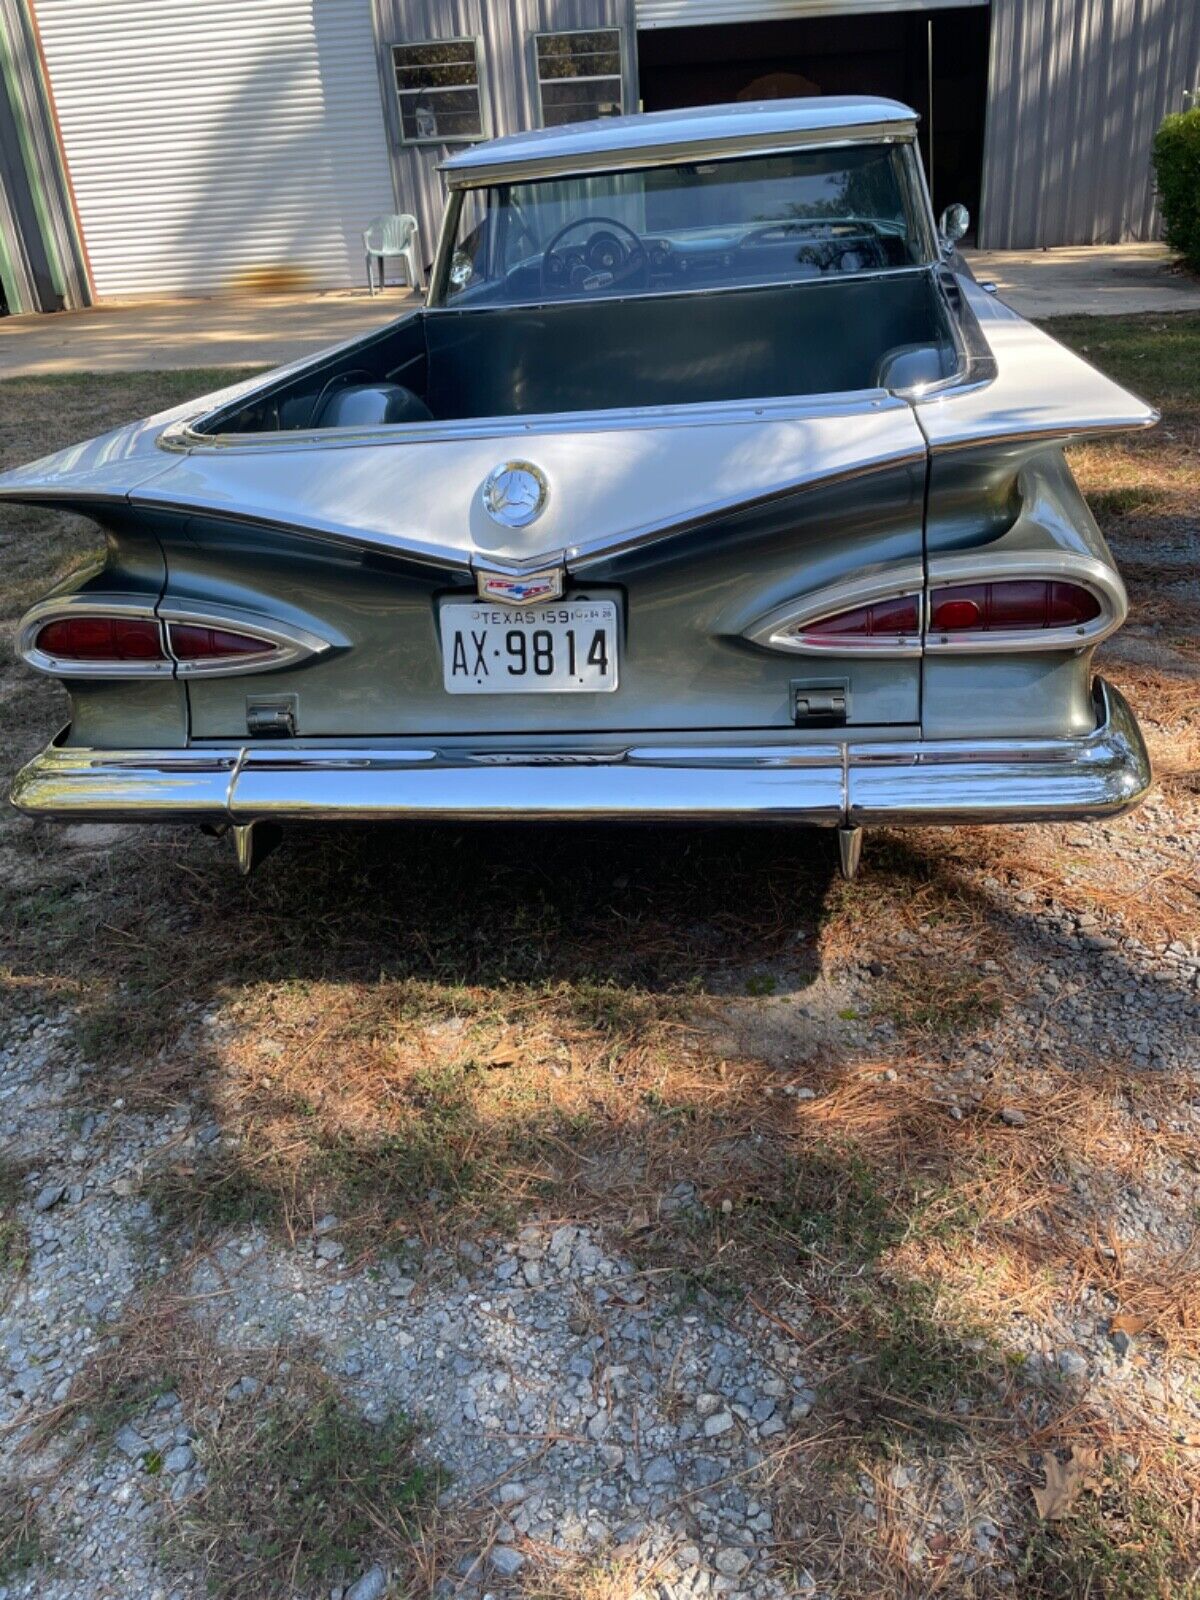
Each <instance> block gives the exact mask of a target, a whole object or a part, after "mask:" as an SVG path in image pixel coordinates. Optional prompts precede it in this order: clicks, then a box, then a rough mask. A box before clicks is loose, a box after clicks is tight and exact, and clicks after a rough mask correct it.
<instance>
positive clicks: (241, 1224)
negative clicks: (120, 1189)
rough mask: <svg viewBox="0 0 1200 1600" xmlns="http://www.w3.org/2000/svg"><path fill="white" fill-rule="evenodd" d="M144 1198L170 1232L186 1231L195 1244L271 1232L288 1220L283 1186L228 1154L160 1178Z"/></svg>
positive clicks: (158, 1175) (150, 1184)
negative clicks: (260, 1229)
mask: <svg viewBox="0 0 1200 1600" xmlns="http://www.w3.org/2000/svg"><path fill="white" fill-rule="evenodd" d="M144 1192H145V1195H146V1198H147V1199H148V1200H149V1201H150V1203H151V1204H152V1205H153V1206H154V1209H155V1212H156V1213H157V1215H158V1218H159V1220H160V1221H161V1222H162V1223H163V1224H164V1225H165V1226H166V1227H167V1228H168V1229H170V1230H172V1231H176V1230H181V1229H182V1230H185V1231H187V1232H188V1233H189V1234H190V1235H191V1236H192V1237H193V1238H197V1237H205V1236H208V1235H211V1234H214V1233H223V1232H225V1231H226V1230H229V1229H234V1228H248V1227H253V1226H256V1225H262V1226H269V1225H271V1224H275V1223H278V1222H280V1221H281V1220H282V1218H283V1214H284V1204H283V1196H282V1193H281V1187H280V1185H279V1184H278V1183H276V1184H272V1183H271V1182H270V1181H269V1179H268V1177H267V1176H266V1175H265V1172H264V1170H262V1169H259V1168H257V1167H255V1166H251V1165H247V1164H246V1163H244V1162H243V1161H242V1160H241V1159H240V1158H238V1157H237V1156H229V1155H225V1154H221V1155H219V1156H213V1157H209V1158H208V1159H206V1160H204V1161H201V1162H198V1163H197V1164H196V1165H195V1166H194V1167H176V1168H174V1169H172V1170H171V1171H168V1172H160V1173H156V1174H155V1176H154V1177H153V1178H151V1179H150V1180H149V1181H148V1182H147V1184H146V1185H145V1190H144Z"/></svg>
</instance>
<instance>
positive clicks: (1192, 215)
mask: <svg viewBox="0 0 1200 1600" xmlns="http://www.w3.org/2000/svg"><path fill="white" fill-rule="evenodd" d="M1154 175H1155V177H1156V179H1157V180H1158V192H1159V195H1160V197H1161V199H1162V208H1163V220H1164V222H1165V223H1166V236H1167V243H1168V244H1169V245H1170V247H1171V249H1172V250H1175V251H1177V252H1178V253H1179V254H1180V255H1181V256H1182V257H1183V259H1184V260H1185V261H1186V262H1187V264H1188V266H1189V267H1193V268H1194V269H1195V270H1196V271H1198V272H1200V108H1197V109H1196V110H1195V111H1182V112H1180V113H1178V115H1176V116H1172V117H1168V118H1167V119H1166V121H1165V122H1164V123H1163V125H1162V127H1161V128H1160V129H1159V130H1158V132H1157V133H1156V134H1155V136H1154Z"/></svg>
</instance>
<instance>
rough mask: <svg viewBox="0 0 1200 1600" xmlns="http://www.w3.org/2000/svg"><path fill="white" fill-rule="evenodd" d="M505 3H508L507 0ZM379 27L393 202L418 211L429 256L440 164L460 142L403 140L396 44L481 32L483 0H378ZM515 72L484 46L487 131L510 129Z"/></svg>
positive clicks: (437, 218)
mask: <svg viewBox="0 0 1200 1600" xmlns="http://www.w3.org/2000/svg"><path fill="white" fill-rule="evenodd" d="M494 3H496V4H500V3H501V0H494ZM504 3H505V4H507V0H504ZM375 28H376V32H377V34H378V38H379V71H380V81H381V84H382V88H383V104H384V112H385V116H386V122H387V132H388V145H389V147H390V151H391V161H392V179H393V186H394V189H395V205H396V209H397V211H407V212H411V213H412V215H413V216H415V217H416V219H417V226H418V228H419V229H420V232H421V254H422V256H423V258H424V259H425V260H426V261H432V259H433V251H434V246H435V245H436V243H437V236H438V231H439V229H440V228H441V222H442V206H443V187H442V180H441V175H440V174H439V172H438V170H437V166H438V162H439V161H442V160H443V159H444V158H445V157H446V156H447V155H448V154H449V153H450V152H451V151H452V150H454V149H456V148H458V147H457V146H455V145H442V144H404V143H402V142H401V139H400V112H399V107H398V105H397V103H396V75H395V72H394V70H393V67H392V46H393V45H394V44H420V43H422V42H423V41H427V40H430V39H479V38H482V37H483V34H484V12H483V3H482V0H376V7H375ZM511 75H512V68H511V66H510V65H509V62H508V60H507V58H506V57H505V56H501V55H496V54H493V52H492V51H491V49H490V48H486V47H485V49H484V52H483V81H482V83H481V85H480V102H481V105H482V110H483V126H484V132H485V134H487V135H489V136H494V135H495V134H497V133H501V132H507V131H508V130H507V124H506V120H505V117H504V113H503V109H502V108H503V106H504V103H505V98H506V89H505V87H504V83H505V79H506V78H507V77H511ZM497 95H499V104H498V103H497Z"/></svg>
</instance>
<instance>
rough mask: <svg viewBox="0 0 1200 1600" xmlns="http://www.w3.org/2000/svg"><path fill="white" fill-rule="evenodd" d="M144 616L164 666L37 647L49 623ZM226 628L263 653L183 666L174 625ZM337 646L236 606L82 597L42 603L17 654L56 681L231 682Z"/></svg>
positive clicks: (21, 631)
mask: <svg viewBox="0 0 1200 1600" xmlns="http://www.w3.org/2000/svg"><path fill="white" fill-rule="evenodd" d="M79 615H84V616H89V617H144V618H146V619H148V620H153V621H156V622H157V623H158V627H159V640H160V644H161V647H162V651H163V659H162V660H161V661H73V660H69V659H64V658H60V657H57V656H51V655H48V654H47V653H46V652H45V651H44V650H39V649H38V647H37V636H38V634H39V633H40V631H41V630H42V628H44V627H45V626H46V624H47V623H49V622H58V621H62V620H66V619H69V618H71V617H73V616H79ZM172 623H180V624H192V625H194V626H196V627H201V628H224V629H226V630H228V631H229V632H232V633H243V634H246V635H248V636H249V637H251V638H255V639H261V640H262V643H263V646H264V648H263V650H262V652H261V654H258V653H256V654H254V655H246V656H219V657H213V658H210V659H207V660H205V659H201V660H198V661H197V660H190V661H181V660H180V659H179V657H178V656H177V655H176V654H175V651H174V649H173V647H172V643H171V624H172ZM332 647H333V646H332V642H331V641H330V640H329V639H323V638H321V636H320V635H319V634H316V633H313V632H312V631H311V630H310V629H308V628H301V627H297V626H296V625H294V624H292V623H282V622H278V621H277V620H276V619H275V618H273V617H264V616H262V615H261V614H260V613H259V612H256V611H244V610H242V609H241V608H240V607H236V606H204V607H200V606H188V605H181V604H178V603H176V602H174V601H165V602H163V603H162V604H160V605H158V606H155V605H154V604H153V603H152V602H150V601H148V600H144V599H137V598H134V597H132V596H129V595H120V594H96V593H94V592H82V593H79V594H72V595H64V596H61V597H57V598H51V599H49V600H42V601H40V602H39V603H38V604H37V605H35V606H34V607H33V608H32V609H31V610H30V611H27V612H26V613H25V615H24V616H23V617H22V618H21V621H20V623H19V624H18V626H17V653H18V655H20V657H21V659H22V660H23V661H24V662H25V663H26V665H27V666H30V667H32V668H33V669H34V671H35V672H42V673H45V674H46V675H47V677H52V678H90V679H113V678H217V677H221V678H228V677H236V676H238V675H239V674H246V673H252V672H274V671H276V670H277V669H278V668H280V667H290V666H295V665H296V664H297V663H298V662H300V661H306V660H308V659H309V658H310V657H312V656H317V655H322V654H323V653H324V652H325V651H327V650H330V649H332Z"/></svg>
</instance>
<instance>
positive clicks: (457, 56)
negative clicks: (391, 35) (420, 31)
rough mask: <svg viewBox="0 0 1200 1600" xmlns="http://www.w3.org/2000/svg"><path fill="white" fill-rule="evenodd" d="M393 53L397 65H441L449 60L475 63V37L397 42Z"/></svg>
mask: <svg viewBox="0 0 1200 1600" xmlns="http://www.w3.org/2000/svg"><path fill="white" fill-rule="evenodd" d="M392 55H393V56H394V57H395V59H396V65H397V66H399V65H401V64H402V63H403V64H404V65H406V66H439V65H442V64H444V63H445V62H447V61H469V62H470V63H471V65H472V66H474V64H475V41H474V39H445V40H440V39H439V40H435V41H433V42H431V43H429V44H395V45H393V46H392Z"/></svg>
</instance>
